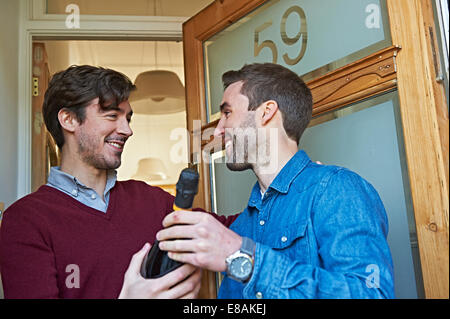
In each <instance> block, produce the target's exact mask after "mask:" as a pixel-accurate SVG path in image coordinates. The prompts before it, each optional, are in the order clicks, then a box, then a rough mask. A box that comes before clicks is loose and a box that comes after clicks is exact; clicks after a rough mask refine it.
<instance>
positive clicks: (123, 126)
mask: <svg viewBox="0 0 450 319" xmlns="http://www.w3.org/2000/svg"><path fill="white" fill-rule="evenodd" d="M117 132H118V133H119V134H121V135H125V136H126V137H130V136H131V135H133V130H132V129H131V127H130V122H128V120H127V119H122V120H121V121H120V123H119V127H118V128H117Z"/></svg>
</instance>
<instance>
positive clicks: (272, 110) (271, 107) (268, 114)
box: [261, 100, 278, 125]
mask: <svg viewBox="0 0 450 319" xmlns="http://www.w3.org/2000/svg"><path fill="white" fill-rule="evenodd" d="M261 107H262V112H263V113H262V115H261V124H262V125H266V124H267V123H269V121H270V120H271V119H272V118H273V117H274V116H275V114H276V113H277V112H278V103H277V102H276V101H274V100H269V101H266V102H264V103H263V104H262V105H261Z"/></svg>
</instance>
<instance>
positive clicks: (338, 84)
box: [307, 46, 400, 116]
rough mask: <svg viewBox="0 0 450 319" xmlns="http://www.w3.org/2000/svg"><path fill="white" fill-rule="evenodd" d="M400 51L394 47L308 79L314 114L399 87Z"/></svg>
mask: <svg viewBox="0 0 450 319" xmlns="http://www.w3.org/2000/svg"><path fill="white" fill-rule="evenodd" d="M399 50H400V48H399V47H397V46H391V47H389V48H387V49H383V50H380V51H379V52H376V53H374V54H371V55H369V56H367V57H365V58H363V59H360V60H358V61H356V62H354V63H351V64H348V65H346V66H344V67H342V68H339V69H337V70H335V71H332V72H329V73H327V74H326V75H324V76H321V77H319V78H317V79H314V80H312V81H310V82H308V83H307V85H308V87H309V88H310V89H311V93H312V95H313V101H314V106H313V116H317V115H319V114H322V113H325V112H328V111H331V110H334V109H337V108H340V107H342V106H344V105H346V104H349V103H354V102H357V101H360V100H363V99H366V98H369V97H371V96H373V95H377V94H380V93H383V92H385V91H387V90H390V89H393V88H395V87H396V84H397V83H396V82H397V79H396V65H395V57H396V55H397V52H398V51H399Z"/></svg>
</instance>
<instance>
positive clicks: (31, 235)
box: [0, 66, 201, 298]
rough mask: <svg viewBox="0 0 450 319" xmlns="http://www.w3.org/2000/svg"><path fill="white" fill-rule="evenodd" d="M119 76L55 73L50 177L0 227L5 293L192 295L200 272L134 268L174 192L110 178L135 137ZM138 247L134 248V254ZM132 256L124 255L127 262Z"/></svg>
mask: <svg viewBox="0 0 450 319" xmlns="http://www.w3.org/2000/svg"><path fill="white" fill-rule="evenodd" d="M133 89H134V85H133V84H132V83H131V81H130V80H129V79H128V78H127V77H126V76H125V75H123V74H121V73H119V72H116V71H113V70H108V69H103V68H97V67H93V66H72V67H70V68H68V69H67V70H65V71H61V72H59V73H57V74H55V75H54V76H53V78H52V80H51V82H50V84H49V88H48V90H47V91H46V94H45V100H44V105H43V115H44V120H45V124H46V126H47V129H48V130H49V132H50V133H51V134H52V136H53V138H54V140H55V142H56V143H57V145H58V147H59V149H60V151H61V166H60V167H52V168H51V172H50V176H49V178H48V184H47V185H44V186H41V187H40V188H39V189H38V190H37V191H36V192H34V193H32V194H30V195H28V196H25V197H24V198H22V199H20V200H18V201H16V202H15V203H14V204H13V205H11V207H9V208H8V209H7V210H6V211H5V213H4V217H3V223H2V227H1V230H0V254H1V255H0V261H1V275H2V281H3V287H4V294H5V297H6V298H117V297H119V298H193V297H196V296H197V294H198V291H199V288H200V281H201V270H200V269H198V268H196V267H194V266H192V265H183V266H182V267H180V268H178V269H177V270H175V271H173V272H171V273H169V274H167V275H165V276H163V277H161V278H158V279H144V278H143V277H142V276H141V275H140V267H141V264H142V261H143V259H144V257H145V255H146V254H147V252H148V251H149V249H150V245H149V244H148V242H152V241H153V240H154V238H155V234H156V232H157V231H158V230H159V229H160V228H161V221H162V219H163V218H164V216H166V215H167V214H168V213H170V212H171V211H172V210H173V209H172V205H173V202H174V198H173V196H171V195H170V194H168V193H166V192H164V191H162V190H161V189H159V188H156V187H151V186H149V185H147V184H146V183H144V182H138V181H132V180H131V181H123V182H119V181H116V172H115V169H116V168H118V167H119V166H120V163H121V154H122V151H123V148H124V146H125V143H126V141H127V139H128V138H129V137H130V136H131V135H132V134H133V132H132V131H131V128H130V125H129V123H130V120H131V116H132V114H133V112H132V110H131V106H130V104H129V102H128V97H129V94H130V91H131V90H133ZM133 253H135V254H134V255H132V254H133ZM130 260H131V261H130Z"/></svg>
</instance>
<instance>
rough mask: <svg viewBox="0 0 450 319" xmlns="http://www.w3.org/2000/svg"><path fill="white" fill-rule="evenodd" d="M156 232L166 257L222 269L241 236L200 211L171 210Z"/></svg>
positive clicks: (212, 269) (237, 245)
mask: <svg viewBox="0 0 450 319" xmlns="http://www.w3.org/2000/svg"><path fill="white" fill-rule="evenodd" d="M163 226H164V227H166V228H165V229H163V230H160V231H159V232H158V233H157V234H156V238H157V239H158V240H159V242H160V243H159V248H160V249H161V250H166V251H169V257H170V258H172V259H174V260H177V261H180V262H183V263H188V264H191V265H194V266H197V267H201V268H206V269H209V270H211V271H225V270H226V264H225V259H226V258H227V257H228V256H229V255H231V254H232V253H234V252H235V251H237V250H238V249H239V248H241V244H242V237H241V236H239V235H238V234H236V233H235V232H233V231H231V230H229V229H228V228H226V227H225V226H223V225H222V224H221V223H220V222H219V221H217V220H216V219H215V218H214V217H213V216H211V215H210V214H207V213H203V212H195V211H194V212H193V211H175V212H172V213H170V214H169V215H167V216H166V217H165V218H164V220H163Z"/></svg>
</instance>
